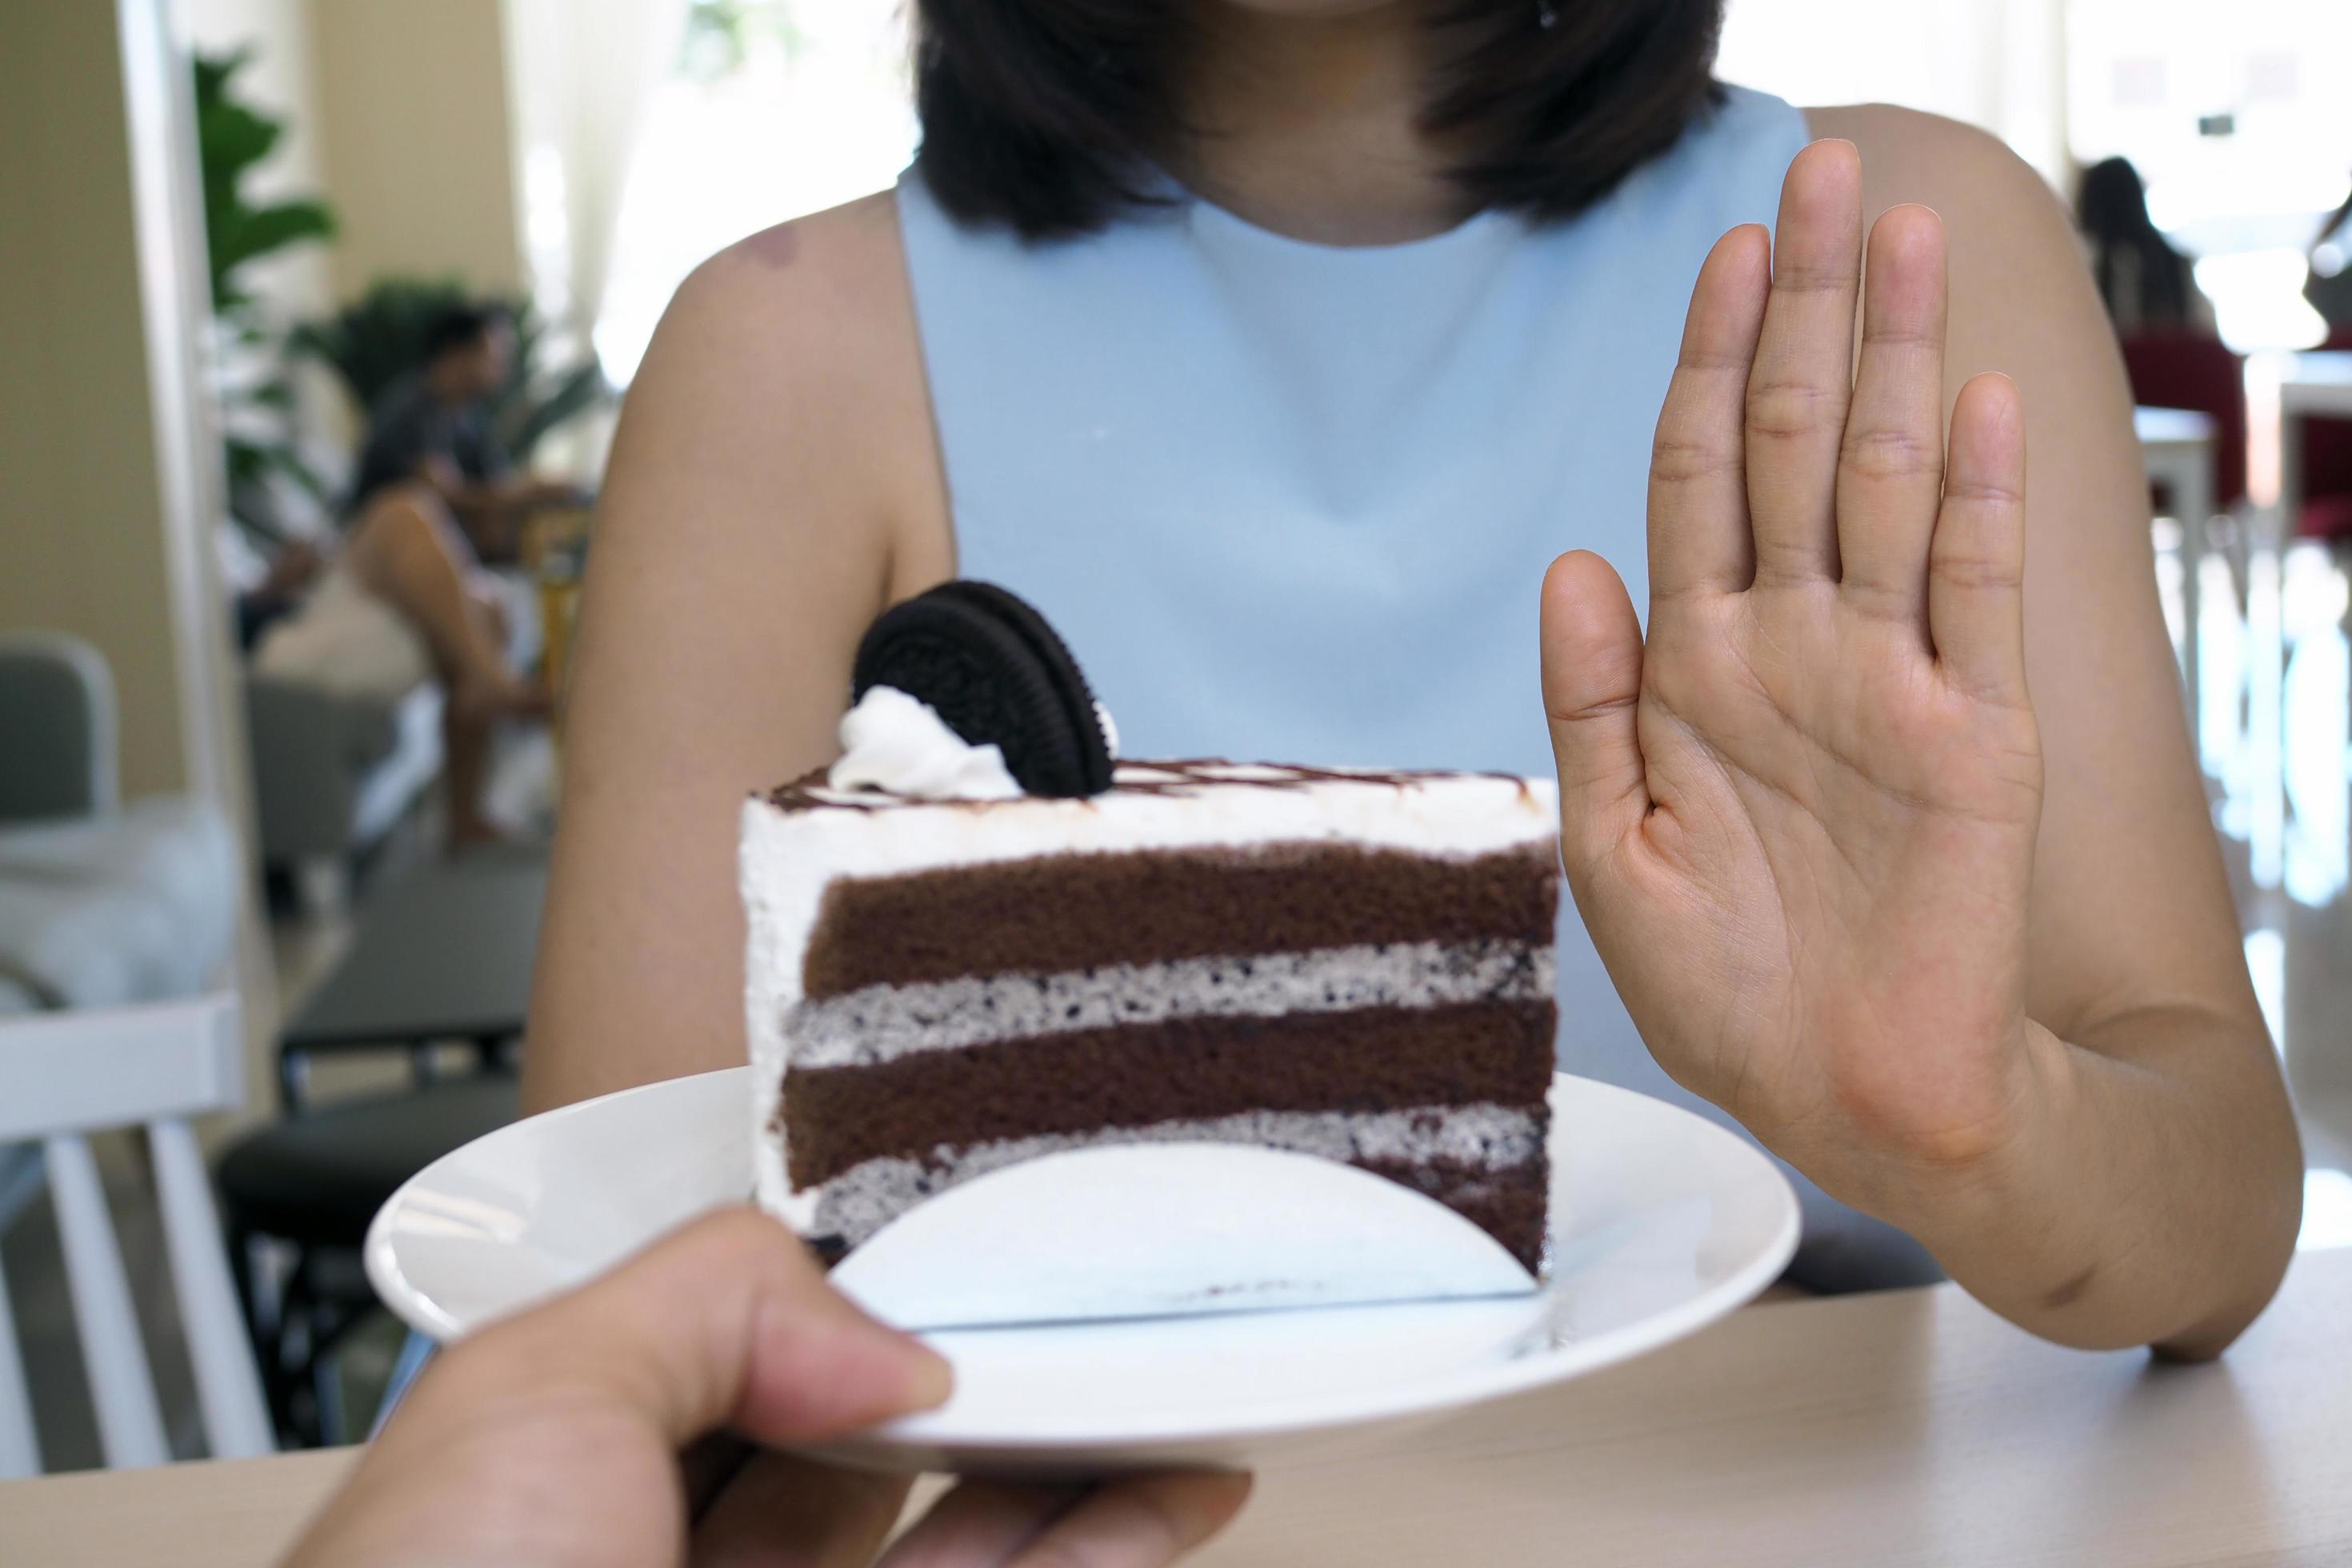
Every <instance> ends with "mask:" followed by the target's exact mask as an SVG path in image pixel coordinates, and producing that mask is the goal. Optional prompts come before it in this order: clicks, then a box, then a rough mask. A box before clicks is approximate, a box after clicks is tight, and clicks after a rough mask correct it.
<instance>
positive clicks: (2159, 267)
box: [2074, 158, 2213, 337]
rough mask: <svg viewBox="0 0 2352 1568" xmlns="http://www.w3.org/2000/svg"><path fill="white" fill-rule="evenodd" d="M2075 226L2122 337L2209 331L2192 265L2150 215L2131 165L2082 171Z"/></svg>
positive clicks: (2105, 164)
mask: <svg viewBox="0 0 2352 1568" xmlns="http://www.w3.org/2000/svg"><path fill="white" fill-rule="evenodd" d="M2074 221H2075V223H2076V224H2077V225H2078V226H2080V227H2081V229H2082V231H2083V239H2084V243H2085V244H2087V245H2088V246H2089V247H2090V250H2091V276H2092V277H2093V278H2094V279H2096V280H2097V282H2098V285H2099V297H2100V298H2101V299H2102V300H2105V301H2106V302H2107V315H2108V316H2109V317H2110V318H2111V319H2112V320H2113V321H2115V323H2116V331H2118V332H2121V333H2123V334H2124V335H2126V337H2128V336H2130V335H2131V334H2132V333H2134V332H2147V331H2185V330H2187V329H2189V328H2195V329H2197V330H2199V331H2212V328H2213V306H2212V303H2211V301H2210V300H2207V299H2206V298H2205V295H2204V292H2203V290H2201V289H2199V288H2198V287H2197V277H2196V274H2195V273H2194V272H2192V271H2191V270H2190V269H2189V258H2187V257H2185V256H2183V255H2181V254H2180V252H2179V251H2177V250H2175V249H2173V248H2172V242H2171V241H2170V240H2168V239H2167V238H2165V237H2164V231H2163V230H2162V229H2160V228H2158V227H2157V226H2156V220H2155V219H2153V218H2151V217H2149V216H2147V186H2145V185H2144V184H2141V183H2140V177H2139V171H2138V170H2137V169H2135V168H2133V167H2132V163H2131V160H2130V159H2128V158H2103V159H2101V160H2100V161H2099V162H2098V163H2094V164H2092V165H2091V166H2090V167H2089V168H2087V169H2085V170H2084V171H2083V181H2082V184H2081V185H2080V186H2078V187H2077V188H2076V190H2075V192H2074Z"/></svg>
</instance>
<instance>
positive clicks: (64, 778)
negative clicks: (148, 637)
mask: <svg viewBox="0 0 2352 1568" xmlns="http://www.w3.org/2000/svg"><path fill="white" fill-rule="evenodd" d="M0 737H5V743H0V1013H6V1012H10V1011H15V1012H28V1011H43V1010H48V1009H54V1008H62V1007H108V1006H124V1005H134V1004H137V1003H142V1002H154V1001H163V1000H168V999H172V998H176V997H183V996H191V995H194V994H198V993H200V992H202V991H204V990H205V989H206V988H207V987H208V986H210V985H211V984H213V983H214V982H215V980H216V979H217V977H218V975H219V974H220V973H221V970H222V966H223V965H224V964H225V963H226V961H227V958H228V954H229V950H230V947H231V945H232V943H233V942H234V941H235V938H236V909H237V898H238V884H239V879H240V870H239V867H238V860H237V852H236V837H235V836H234V834H232V832H231V831H230V828H229V825H228V823H227V821H226V819H225V818H224V817H223V816H221V814H220V813H219V812H218V811H217V810H215V809H214V808H213V807H211V806H210V805H207V804H205V803H204V802H200V801H194V800H187V799H183V798H179V797H172V796H159V797H152V798H148V799H142V800H136V801H132V802H130V803H128V804H125V803H124V802H123V801H122V800H121V792H120V787H119V785H118V784H117V780H116V772H115V760H114V759H115V709H114V686H113V682H112V680H111V679H110V678H109V676H108V674H107V669H106V664H105V661H104V660H103V659H102V658H100V656H99V654H98V653H97V651H96V650H95V649H93V648H91V647H89V645H88V644H87V643H82V642H79V641H77V640H75V639H73V638H70V637H61V636H58V635H55V634H49V633H37V632H33V633H22V632H20V633H14V634H10V635H7V636H5V637H0Z"/></svg>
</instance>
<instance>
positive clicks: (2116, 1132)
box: [1815, 108, 2302, 1354]
mask: <svg viewBox="0 0 2352 1568" xmlns="http://www.w3.org/2000/svg"><path fill="white" fill-rule="evenodd" d="M1815 121H1816V123H1817V125H1819V126H1820V127H1821V128H1822V132H1823V133H1824V134H1831V135H1843V136H1846V137H1848V138H1849V139H1850V140H1853V141H1854V142H1856V143H1857V145H1859V146H1860V147H1861V149H1862V153H1863V170H1864V187H1863V196H1864V213H1865V216H1875V215H1876V214H1877V213H1878V212H1879V211H1881V210H1883V209H1884V208H1885V207H1887V206H1889V205H1893V204H1895V203H1896V202H1901V201H1921V202H1925V203H1926V204H1927V205H1930V206H1934V207H1936V208H1937V209H1938V210H1939V211H1940V212H1941V213H1942V214H1943V216H1944V218H1945V221H1946V223H1947V225H1948V227H1949V229H1950V232H1951V234H1952V236H1953V241H1952V268H1951V279H1952V309H1951V331H1950V348H1949V353H1948V358H1947V363H1946V367H1945V381H1946V396H1947V398H1949V397H1951V396H1952V395H1955V394H1957V392H1958V388H1959V386H1960V385H1961V384H1963V383H1964V382H1965V381H1967V379H1968V378H1969V376H1971V375H1974V374H1977V373H1979V371H1985V370H1994V369H1998V370H2000V371H2003V372H2005V373H2007V374H2009V375H2010V376H2011V379H2013V380H2014V381H2015V382H2016V383H2017V384H2018V388H2019V390H2020V392H2021V394H2022V396H2023V402H2024V407H2025V421H2026V442H2027V446H2028V447H2029V449H2030V451H2031V453H2032V461H2031V468H2032V480H2031V482H2030V484H2029V485H2028V487H2027V496H2028V500H2027V513H2026V538H2027V546H2026V585H2025V615H2026V624H2025V630H2026V668H2027V670H2028V675H2029V679H2030V680H2031V683H2032V695H2033V705H2034V710H2035V712H2036V713H2037V714H2038V715H2039V717H2040V719H2041V725H2042V752H2043V765H2044V772H2045V785H2044V798H2043V804H2042V829H2041V834H2040V837H2039V838H2038V840H2037V843H2036V846H2035V856H2034V878H2033V891H2032V909H2031V917H2030V921H2029V928H2028V929H2029V952H2030V953H2031V959H2030V962H2029V964H2028V968H2027V996H2026V1007H2027V1012H2028V1015H2029V1016H2031V1017H2032V1019H2033V1020H2034V1022H2035V1023H2036V1024H2038V1025H2040V1026H2043V1027H2045V1028H2046V1029H2048V1030H2049V1031H2050V1032H2051V1033H2052V1034H2053V1036H2055V1037H2057V1038H2058V1039H2060V1040H2063V1041H2065V1042H2067V1043H2068V1046H2069V1047H2071V1048H2070V1049H2069V1051H2068V1052H2067V1057H2068V1058H2069V1060H2070V1061H2071V1064H2072V1066H2073V1068H2074V1072H2073V1074H2072V1075H2071V1078H2072V1084H2071V1088H2072V1089H2073V1094H2072V1096H2071V1098H2070V1100H2069V1101H2068V1102H2066V1103H2063V1104H2062V1105H2060V1106H2057V1107H2053V1110H2055V1111H2056V1112H2057V1114H2058V1116H2059V1117H2060V1118H2061V1120H2060V1121H2057V1122H2056V1123H2055V1124H2054V1126H2053V1139H2052V1142H2053V1145H2054V1146H2056V1147H2057V1148H2060V1149H2063V1150H2064V1151H2065V1152H2066V1153H2065V1157H2064V1158H2063V1161H2060V1162H2055V1163H2053V1168H2052V1169H2051V1170H2050V1171H2048V1172H2046V1173H2042V1174H2041V1175H2040V1176H2038V1177H2037V1178H2036V1179H2037V1180H2049V1181H2053V1182H2060V1183H2063V1184H2065V1185H2066V1187H2067V1188H2068V1189H2070V1190H2071V1192H2072V1194H2073V1196H2074V1202H2073V1203H2072V1204H2071V1205H2066V1206H2065V1207H2064V1208H2063V1209H2061V1210H2060V1211H2059V1216H2060V1217H2062V1218H2063V1217H2066V1216H2071V1217H2072V1218H2073V1219H2074V1225H2072V1226H2063V1227H2061V1228H2060V1229H2059V1230H2058V1231H2056V1232H2055V1233H2053V1236H2052V1237H2051V1238H2050V1241H2049V1243H2048V1244H2047V1246H2048V1248H2049V1251H2050V1253H2051V1261H2050V1263H2049V1264H2047V1265H2045V1266H2044V1267H2043V1268H2042V1275H2041V1276H2040V1277H2037V1278H2035V1279H2032V1282H2031V1284H2030V1285H2025V1286H2024V1287H2023V1293H2024V1296H2025V1297H2026V1299H2027V1303H2028V1306H2029V1308H2030V1310H2032V1312H2033V1314H2034V1315H2035V1317H2037V1318H2039V1319H2042V1321H2043V1322H2045V1323H2046V1325H2047V1331H2053V1332H2055V1333H2057V1334H2059V1335H2060V1337H2067V1336H2068V1335H2069V1334H2070V1333H2071V1334H2077V1335H2082V1336H2084V1337H2088V1338H2092V1339H2101V1338H2106V1339H2115V1338H2120V1339H2126V1340H2129V1339H2138V1338H2152V1339H2157V1340H2158V1341H2160V1342H2163V1344H2164V1346H2165V1348H2168V1349H2170V1350H2175V1351H2178V1352H2180V1353H2183V1354H2199V1353H2210V1352H2214V1351H2217V1350H2219V1349H2220V1348H2221V1346H2223V1345H2225V1344H2227V1343H2228V1342H2229V1341H2231V1339H2233V1338H2235V1337H2236V1336H2237V1334H2238V1333H2239V1332H2240V1331H2242V1330H2243V1329H2244V1327H2245V1326H2246V1324H2247V1323H2249V1322H2251V1321H2252V1319H2253V1317H2254V1315H2255V1314H2256V1313H2257V1312H2259V1311H2260V1310H2262V1308H2263V1304H2264V1303H2265V1302H2267V1301H2268V1300H2270V1296H2271V1292H2272V1290H2273V1289H2274V1288H2275V1286H2276V1284H2277V1280H2278V1277H2279V1275H2280V1273H2281V1271H2282V1270H2283V1269H2284V1267H2285V1264H2286V1259H2287V1258H2288V1256H2289V1254H2290V1253H2291V1251H2292V1250H2293V1247H2294V1233H2295V1228H2296V1225H2297V1223H2298V1220H2299V1216H2300V1213H2301V1201H2302V1154H2301V1150H2300V1147H2299V1145H2298V1142H2297V1140H2296V1136H2295V1131H2294V1118H2293V1116H2292V1114H2291V1113H2290V1111H2289V1110H2288V1105H2287V1100H2286V1096H2285V1093H2284V1085H2283V1084H2282V1082H2281V1079H2280V1076H2279V1071H2278V1066H2277V1060H2276V1058H2275V1056H2274V1055H2273V1050H2272V1047H2271V1044H2270V1039H2269V1035H2268V1033H2267V1031H2266V1029H2265V1028H2264V1026H2263V1018H2262V1013H2261V1011H2260V1009H2259V1008H2258V1007H2257V1005H2255V1001H2254V994H2253V989H2252V984H2251V983H2250V982H2249V980H2248V978H2247V974H2246V966H2245V957H2244V951H2245V950H2244V947H2243V944H2242V941H2241V938H2240V934H2239V928H2238V921H2237V916H2236V913H2235V911H2234V910H2233V909H2232V907H2231V899H2230V891H2229V886H2228V883H2227V881H2226V880H2225V879H2224V877H2223V874H2222V868H2221V855H2220V853H2219V850H2218V847H2217V846H2216V844H2215V841H2214V837H2213V826H2212V820H2211V817H2210V814H2209V811H2208V808H2207V805H2206V800H2205V793H2204V789H2203V786H2202V784H2201V782H2200V778H2199V775H2198V769H2197V765H2196V763H2195V760H2194V753H2193V752H2192V750H2191V747H2190V742H2189V730H2188V725H2187V722H2186V716H2185V713H2184V710H2183V709H2182V706H2181V701H2180V686H2179V675H2178V672H2177V670H2176V668H2175V666H2174V663H2173V658H2172V650H2171V646H2170V643H2169V641H2168V637H2167V634H2166V632H2165V628H2164V621H2163V616H2162V613H2161V611H2160V610H2159V608H2158V603H2157V595H2156V578H2155V572H2154V564H2153V562H2152V560H2151V555H2150V547H2149V539H2148V526H2147V524H2148V505H2147V478H2146V475H2145V472H2144V470H2143V469H2142V468H2141V465H2140V458H2139V448H2138V447H2137V443H2136V441H2135V439H2134V437H2133V435H2132V428H2131V394H2130V389H2129V387H2128V386H2127V385H2126V382H2125V379H2124V374H2123V363H2122V360H2121V357H2120V356H2119V355H2118V354H2117V353H2116V346H2115V341H2114V336H2113V333H2112V332H2111V331H2110V330H2109V328H2108V325H2107V321H2106V317H2105V312H2104V311H2103V310H2101V308H2100V305H2099V301H2098V297H2097V294H2096V292H2095V289H2093V287H2092V285H2091V281H2090V279H2089V277H2088V275H2087V274H2086V272H2085V271H2084V268H2083V266H2082V263H2081V260H2080V256H2079V252H2078V251H2077V249H2076V247H2075V246H2074V239H2073V235H2072V232H2071V231H2070V229H2069V228H2068V226H2067V222H2066V217H2065V215H2064V212H2063V209H2062V208H2061V207H2060V206H2059V205H2058V203H2057V201H2056V200H2055V199H2054V198H2053V196H2052V195H2051V193H2050V192H2049V190H2048V189H2047V187H2045V186H2044V185H2043V184H2042V181H2041V180H2040V179H2039V178H2038V177H2037V176H2036V175H2034V174H2033V173H2032V171H2031V170H2030V169H2028V168H2027V167H2026V166H2025V165H2024V164H2023V163H2020V162H2019V161H2018V160H2017V159H2016V158H2015V157H2013V156H2011V154H2010V153H2009V152H2008V151H2007V150H2006V149H2004V148H2002V147H2001V146H2000V144H1999V143H1997V142H1994V141H1993V140H1992V139H1991V138H1990V137H1988V136H1985V135H1982V134H1980V133H1979V132H1973V131H1969V130H1966V129H1963V128H1961V127H1959V126H1956V125H1953V124H1950V123H1948V122H1947V121H1939V120H1936V119H1933V118H1931V117H1928V116H1925V115H1918V114H1912V113H1908V112H1906V111H1904V110H1890V109H1883V108H1863V109H1851V110H1828V111H1824V112H1822V113H1820V114H1817V115H1816V116H1815ZM1829 121H1835V122H1837V123H1838V126H1839V128H1838V129H1831V128H1830V125H1829V124H1828V123H1827V122H1829ZM1988 1223H1989V1226H1990V1228H1989V1229H1988V1231H1987V1232H1986V1233H1985V1235H1986V1236H1987V1237H1988V1238H1989V1240H1988V1242H1987V1243H1986V1244H1980V1245H1985V1246H1987V1247H1988V1249H1990V1246H1991V1245H2001V1246H2008V1245H2013V1237H2006V1236H2002V1237H2001V1239H2000V1241H1999V1242H1997V1243H1995V1242H1991V1241H1990V1237H1995V1236H2000V1233H2002V1232H2005V1231H2007V1230H2008V1228H2009V1227H2008V1226H2002V1225H2000V1224H1998V1223H1997V1222H1993V1221H1990V1220H1989V1222H1988ZM2062 1255H2063V1257H2066V1258H2073V1259H2079V1262H2076V1263H2074V1266H2073V1267H2071V1268H2068V1267H2065V1266H2063V1264H2061V1263H2060V1262H2059V1258H2060V1257H2061V1256H2062ZM2053 1275H2054V1277H2053ZM2037 1292H2038V1294H2036V1293H2037ZM2167 1320H2169V1321H2167ZM2102 1325H2113V1327H2112V1328H2109V1329H2107V1330H2106V1331H2105V1332H2102Z"/></svg>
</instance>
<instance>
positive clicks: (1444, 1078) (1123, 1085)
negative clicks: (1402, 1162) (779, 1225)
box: [784, 1000, 1556, 1188]
mask: <svg viewBox="0 0 2352 1568" xmlns="http://www.w3.org/2000/svg"><path fill="white" fill-rule="evenodd" d="M1555 1016H1556V1008H1555V1006H1554V1005H1553V1004H1552V1003H1551V1002H1550V1001H1549V1000H1546V1001H1541V1002H1481V1003H1472V1004H1467V1005H1458V1006H1450V1007H1437V1008H1429V1009H1412V1010H1405V1009H1397V1008H1374V1009H1367V1010H1364V1011H1360V1012H1349V1013H1313V1014H1293V1015H1289V1016H1281V1017H1241V1018H1232V1017H1223V1018H1220V1017H1192V1018H1178V1019H1171V1020H1169V1021H1167V1022H1164V1023H1160V1024H1155V1025H1150V1026H1141V1027H1118V1028H1108V1029H1095V1030H1087V1031H1081V1032H1077V1033H1073V1034H1066V1035H1042V1036H1034V1037H1029V1038H1026V1039H1020V1040H1009V1041H1003V1042H999V1043H996V1044H992V1045H985V1046H972V1047H963V1048H961V1049H957V1050H947V1051H924V1052H920V1053H918V1054H915V1055H912V1056H907V1057H902V1058H898V1059H897V1060H895V1061H889V1062H884V1063H880V1064H877V1065H874V1066H866V1067H855V1068H811V1069H807V1070H804V1071H794V1072H793V1073H791V1074H790V1076H789V1079H788V1082H787V1089H786V1093H785V1096H784V1119H785V1123H786V1142H787V1146H788V1147H789V1149H790V1152H791V1176H792V1181H793V1185H794V1186H795V1187H803V1188H805V1187H812V1186H814V1185H816V1184H819V1183H822V1182H824V1181H828V1180H830V1179H831V1178H833V1177H835V1176H836V1175H839V1174H840V1173H842V1172H844V1171H846V1170H848V1169H849V1168H850V1167H852V1166H854V1165H856V1164H857V1163H860V1162H861V1161H865V1160H870V1159H875V1158H877V1157H879V1156H884V1155H906V1156H914V1157H920V1156H922V1155H924V1154H927V1153H929V1152H930V1151H931V1150H932V1149H934V1148H936V1147H938V1146H940V1145H941V1144H948V1145H962V1144H971V1143H981V1142H990V1141H992V1140H996V1139H1006V1138H1023V1137H1028V1136H1031V1135H1033V1134H1036V1133H1052V1132H1080V1131H1094V1130H1097V1129H1100V1128H1105V1127H1144V1126H1149V1125H1150V1124H1152V1123H1154V1122H1159V1121H1181V1120H1193V1119H1207V1118H1213V1117H1220V1116H1227V1115H1232V1114H1234V1113H1236V1112H1241V1111H1251V1110H1277V1111H1279V1110H1334V1111H1343V1112H1352V1111H1383V1110H1393V1109H1395V1108H1397V1107H1401V1106H1404V1107H1410V1106H1428V1105H1467V1104H1478V1103H1486V1104H1496V1105H1504V1106H1515V1107H1516V1106H1524V1107H1528V1108H1531V1109H1533V1110H1538V1111H1540V1110H1542V1109H1543V1107H1544V1103H1545V1094H1546V1092H1547V1090H1548V1089H1549V1088H1550V1085H1551V1073H1552V1055H1551V1042H1552V1026H1553V1021H1554V1018H1555Z"/></svg>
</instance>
